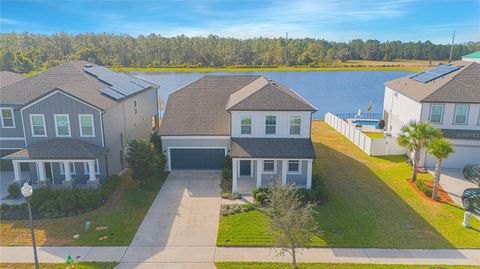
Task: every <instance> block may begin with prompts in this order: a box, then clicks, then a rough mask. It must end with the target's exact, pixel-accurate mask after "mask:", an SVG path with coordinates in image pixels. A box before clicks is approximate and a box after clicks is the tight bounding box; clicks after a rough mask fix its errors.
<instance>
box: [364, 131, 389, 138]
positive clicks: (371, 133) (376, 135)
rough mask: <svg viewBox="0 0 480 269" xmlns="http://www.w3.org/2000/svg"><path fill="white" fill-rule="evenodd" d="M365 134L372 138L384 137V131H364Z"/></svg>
mask: <svg viewBox="0 0 480 269" xmlns="http://www.w3.org/2000/svg"><path fill="white" fill-rule="evenodd" d="M363 134H364V135H366V136H368V137H370V138H372V139H375V138H383V137H384V136H383V133H373V132H364V133H363Z"/></svg>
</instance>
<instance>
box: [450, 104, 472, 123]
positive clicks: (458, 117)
mask: <svg viewBox="0 0 480 269" xmlns="http://www.w3.org/2000/svg"><path fill="white" fill-rule="evenodd" d="M468 109H469V106H468V105H456V106H455V114H454V116H453V124H467V121H468Z"/></svg>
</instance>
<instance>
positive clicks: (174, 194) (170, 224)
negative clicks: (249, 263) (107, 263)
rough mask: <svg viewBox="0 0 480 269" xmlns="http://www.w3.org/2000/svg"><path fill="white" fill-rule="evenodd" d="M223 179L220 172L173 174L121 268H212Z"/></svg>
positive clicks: (128, 251) (128, 250)
mask: <svg viewBox="0 0 480 269" xmlns="http://www.w3.org/2000/svg"><path fill="white" fill-rule="evenodd" d="M220 179H221V172H220V171H173V172H171V173H170V175H169V176H168V178H167V180H166V182H165V184H164V185H163V187H162V189H161V190H160V192H159V193H158V195H157V197H156V199H155V201H154V202H153V204H152V206H151V208H150V210H149V211H148V213H147V215H146V216H145V219H144V220H143V222H142V224H141V225H140V228H139V229H138V231H137V234H136V235H135V237H134V239H133V241H132V243H131V245H130V247H129V248H128V249H127V251H126V253H125V255H124V257H123V258H122V264H120V265H119V266H118V268H138V266H139V265H140V263H141V264H142V267H143V266H147V264H148V263H150V265H152V264H151V263H161V264H163V265H167V264H169V263H175V264H176V266H180V264H182V263H183V264H182V265H187V264H189V263H202V262H205V264H202V265H200V264H197V265H199V266H201V268H211V267H210V266H211V265H213V264H212V263H211V262H212V261H213V258H214V254H215V244H216V241H217V231H218V221H219V211H220V204H221V190H220V187H219V183H220ZM179 263H180V264H179ZM157 266H159V264H157ZM196 268H197V267H196ZM213 268H214V267H213Z"/></svg>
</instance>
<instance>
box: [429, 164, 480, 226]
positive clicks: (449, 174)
mask: <svg viewBox="0 0 480 269" xmlns="http://www.w3.org/2000/svg"><path fill="white" fill-rule="evenodd" d="M430 173H432V174H433V171H430ZM440 185H441V186H442V188H443V189H444V190H445V192H447V193H448V195H450V197H451V198H452V200H453V201H454V202H455V203H456V204H457V205H459V206H460V207H462V208H463V204H462V193H463V191H464V190H465V189H468V188H478V185H476V184H475V183H473V182H471V181H469V180H466V179H465V178H463V171H462V169H451V168H450V169H448V168H444V169H442V175H441V176H440ZM475 216H476V217H477V218H478V219H479V220H480V216H478V215H475Z"/></svg>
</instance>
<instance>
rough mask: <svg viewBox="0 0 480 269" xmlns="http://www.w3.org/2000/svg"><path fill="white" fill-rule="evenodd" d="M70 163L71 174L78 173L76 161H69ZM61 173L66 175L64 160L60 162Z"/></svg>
mask: <svg viewBox="0 0 480 269" xmlns="http://www.w3.org/2000/svg"><path fill="white" fill-rule="evenodd" d="M69 164H70V166H71V167H70V174H71V175H72V176H74V175H76V174H77V169H75V163H74V162H69ZM60 175H62V176H63V175H65V168H64V167H63V162H61V163H60Z"/></svg>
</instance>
